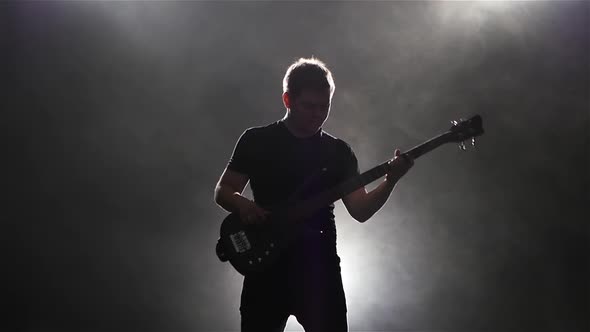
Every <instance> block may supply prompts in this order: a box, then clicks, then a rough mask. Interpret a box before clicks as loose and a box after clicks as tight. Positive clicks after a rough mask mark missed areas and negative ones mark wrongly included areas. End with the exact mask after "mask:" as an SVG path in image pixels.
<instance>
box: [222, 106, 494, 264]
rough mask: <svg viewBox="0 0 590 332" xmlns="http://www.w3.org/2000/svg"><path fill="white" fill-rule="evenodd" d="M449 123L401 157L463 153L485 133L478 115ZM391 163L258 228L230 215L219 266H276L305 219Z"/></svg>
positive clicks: (274, 213) (280, 212)
mask: <svg viewBox="0 0 590 332" xmlns="http://www.w3.org/2000/svg"><path fill="white" fill-rule="evenodd" d="M451 123H452V124H453V126H452V127H451V128H450V129H449V130H448V131H447V132H445V133H443V134H440V135H438V136H435V137H433V138H431V139H429V140H427V141H426V142H424V143H422V144H420V145H418V146H416V147H414V148H412V149H410V150H408V151H406V152H404V153H403V154H402V156H403V155H404V154H405V155H408V156H410V157H412V158H413V159H417V158H418V157H420V156H422V155H424V154H425V153H427V152H429V151H432V150H434V149H435V148H437V147H439V146H441V145H443V144H445V143H453V142H455V143H459V147H460V149H461V150H466V146H465V140H468V139H471V144H472V145H473V146H475V137H477V136H480V135H482V134H483V133H484V130H483V126H482V119H481V116H479V115H476V116H474V117H472V118H470V119H468V120H463V119H461V120H459V121H451ZM391 160H392V159H390V160H387V161H386V162H384V163H382V164H380V165H377V166H375V167H373V168H372V169H370V170H368V171H366V172H364V173H362V174H360V175H357V176H354V177H352V178H349V179H347V180H345V181H344V182H341V183H340V184H338V185H336V186H334V187H332V188H329V189H327V190H324V191H322V192H320V193H318V194H316V195H314V196H312V197H310V198H307V199H305V200H301V201H299V202H288V204H283V205H281V206H279V207H277V208H275V209H271V210H270V212H271V213H270V215H268V216H267V220H266V221H265V222H264V223H263V224H261V225H247V224H245V223H243V222H242V221H241V220H240V216H239V214H237V213H231V214H230V215H228V216H227V217H226V218H225V219H224V220H223V223H222V224H221V229H220V234H219V235H220V236H219V239H218V240H217V245H216V250H215V251H216V254H217V257H218V258H219V259H220V260H221V261H222V262H226V261H229V262H230V263H231V265H232V266H233V267H234V268H235V269H236V270H237V271H238V272H239V273H241V274H243V275H248V274H254V273H258V272H260V271H263V270H264V269H265V268H267V267H268V266H270V265H272V264H273V263H274V262H276V261H277V259H278V258H279V257H280V255H281V252H282V251H283V250H284V249H286V248H287V247H289V245H290V244H291V243H292V242H293V240H294V239H296V238H297V236H298V234H299V233H300V232H301V231H302V230H303V226H304V224H305V221H306V220H307V218H308V217H310V216H311V215H313V213H314V212H316V211H317V210H318V209H320V208H321V207H324V206H326V205H329V204H331V203H333V202H335V201H337V200H339V199H341V198H342V197H344V196H346V195H348V194H349V193H351V192H353V191H355V190H356V189H358V188H360V187H362V186H365V185H367V184H369V183H371V182H373V181H375V180H377V179H378V178H380V177H382V176H384V175H385V174H387V173H388V171H389V170H390V163H391Z"/></svg>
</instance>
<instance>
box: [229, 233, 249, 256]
mask: <svg viewBox="0 0 590 332" xmlns="http://www.w3.org/2000/svg"><path fill="white" fill-rule="evenodd" d="M229 238H230V239H231V243H232V244H233V245H234V249H235V250H236V252H237V253H238V254H241V253H243V252H245V251H247V250H250V249H251V248H252V245H250V241H249V240H248V237H247V236H246V233H245V232H244V231H239V232H237V233H234V234H230V235H229Z"/></svg>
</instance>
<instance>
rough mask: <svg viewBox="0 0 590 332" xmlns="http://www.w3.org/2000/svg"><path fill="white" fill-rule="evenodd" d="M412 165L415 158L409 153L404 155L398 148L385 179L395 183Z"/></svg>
mask: <svg viewBox="0 0 590 332" xmlns="http://www.w3.org/2000/svg"><path fill="white" fill-rule="evenodd" d="M412 166H414V158H412V157H411V156H410V155H407V154H404V155H402V152H401V151H400V150H399V149H396V150H395V153H394V157H393V159H392V160H391V161H390V162H389V172H387V175H386V176H385V180H386V181H387V182H389V183H391V184H392V185H395V184H396V183H397V181H399V179H401V178H402V176H404V174H406V173H407V172H408V171H409V170H410V168H412ZM390 181H391V182H390Z"/></svg>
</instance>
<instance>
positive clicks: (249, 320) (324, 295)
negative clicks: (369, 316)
mask: <svg viewBox="0 0 590 332" xmlns="http://www.w3.org/2000/svg"><path fill="white" fill-rule="evenodd" d="M319 249H320V248H307V251H312V252H313V251H315V250H319ZM320 252H321V251H320ZM240 313H241V318H242V320H241V329H242V332H254V331H255V332H271V331H272V332H275V331H284V329H285V326H286V324H287V319H288V318H289V316H290V315H294V316H295V318H297V321H298V322H299V323H300V324H301V325H302V326H303V328H304V329H305V331H306V332H316V331H317V332H324V331H329V332H345V331H347V330H348V324H347V319H346V299H345V297H344V289H343V287H342V278H341V275H340V258H339V257H338V256H337V255H336V254H335V253H333V254H327V255H322V254H317V251H316V254H314V255H309V254H308V255H301V256H300V257H291V256H289V257H287V258H286V259H284V260H283V261H281V262H280V263H279V264H277V266H276V267H273V268H272V269H271V270H269V271H265V273H264V274H261V275H257V276H247V277H246V278H244V287H243V289H242V298H241V305H240Z"/></svg>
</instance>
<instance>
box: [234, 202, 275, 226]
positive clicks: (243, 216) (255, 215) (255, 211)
mask: <svg viewBox="0 0 590 332" xmlns="http://www.w3.org/2000/svg"><path fill="white" fill-rule="evenodd" d="M238 214H239V215H240V220H241V221H242V222H243V223H244V224H246V225H254V224H261V223H263V222H264V221H265V220H266V218H267V216H268V214H270V212H269V211H266V210H265V209H263V208H261V207H259V206H258V205H257V204H256V203H254V202H253V201H251V200H249V199H247V198H246V199H243V200H241V201H240V203H239V205H238Z"/></svg>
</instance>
